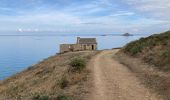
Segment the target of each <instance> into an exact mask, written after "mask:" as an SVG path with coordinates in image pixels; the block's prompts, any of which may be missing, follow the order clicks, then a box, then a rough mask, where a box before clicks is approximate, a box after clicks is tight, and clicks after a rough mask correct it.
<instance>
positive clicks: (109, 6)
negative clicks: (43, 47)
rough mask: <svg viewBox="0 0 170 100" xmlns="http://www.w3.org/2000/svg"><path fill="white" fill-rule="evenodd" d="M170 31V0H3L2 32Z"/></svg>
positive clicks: (1, 13) (0, 12) (1, 6)
mask: <svg viewBox="0 0 170 100" xmlns="http://www.w3.org/2000/svg"><path fill="white" fill-rule="evenodd" d="M167 30H170V0H0V31H1V32H4V31H21V32H22V31H25V32H28V31H29V32H37V33H38V32H43V31H51V32H54V33H56V34H57V33H104V34H107V33H125V32H130V33H145V34H146V33H157V32H162V31H167Z"/></svg>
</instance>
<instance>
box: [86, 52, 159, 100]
mask: <svg viewBox="0 0 170 100" xmlns="http://www.w3.org/2000/svg"><path fill="white" fill-rule="evenodd" d="M117 51H118V50H106V51H102V52H101V53H100V54H98V55H97V56H96V57H95V58H94V59H93V60H92V61H91V63H90V66H91V69H92V71H93V88H92V94H91V96H89V98H88V100H157V98H156V96H155V95H154V94H152V93H150V92H149V91H148V89H147V88H145V87H144V86H142V85H141V84H140V82H139V80H138V79H137V78H136V77H135V75H134V74H133V73H132V72H130V70H128V68H127V67H126V66H124V65H122V64H120V63H119V62H117V61H115V60H114V59H113V56H114V54H115V53H116V52H117Z"/></svg>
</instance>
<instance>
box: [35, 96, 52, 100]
mask: <svg viewBox="0 0 170 100" xmlns="http://www.w3.org/2000/svg"><path fill="white" fill-rule="evenodd" d="M33 100H50V97H49V96H42V97H41V96H40V95H36V96H34V97H33Z"/></svg>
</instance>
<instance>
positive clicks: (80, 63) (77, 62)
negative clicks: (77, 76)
mask: <svg viewBox="0 0 170 100" xmlns="http://www.w3.org/2000/svg"><path fill="white" fill-rule="evenodd" d="M70 66H71V71H79V72H80V71H81V70H83V69H84V68H85V67H86V61H85V59H82V58H74V59H73V60H72V61H71V62H70Z"/></svg>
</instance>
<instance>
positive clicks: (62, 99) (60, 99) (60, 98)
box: [57, 95, 70, 100]
mask: <svg viewBox="0 0 170 100" xmlns="http://www.w3.org/2000/svg"><path fill="white" fill-rule="evenodd" d="M57 100H70V99H69V96H67V95H59V96H58V97H57Z"/></svg>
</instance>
